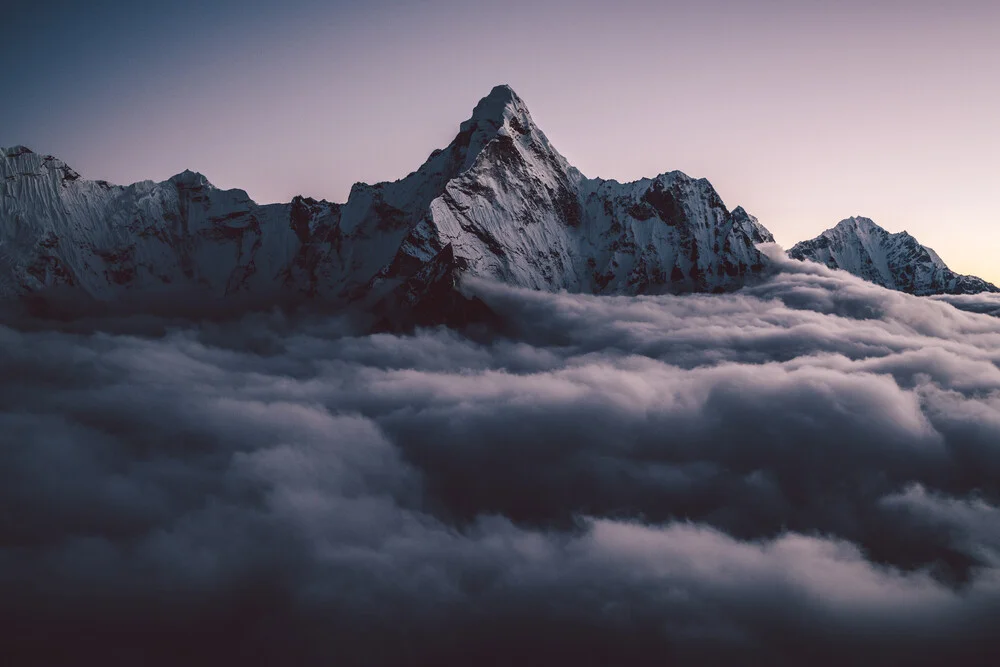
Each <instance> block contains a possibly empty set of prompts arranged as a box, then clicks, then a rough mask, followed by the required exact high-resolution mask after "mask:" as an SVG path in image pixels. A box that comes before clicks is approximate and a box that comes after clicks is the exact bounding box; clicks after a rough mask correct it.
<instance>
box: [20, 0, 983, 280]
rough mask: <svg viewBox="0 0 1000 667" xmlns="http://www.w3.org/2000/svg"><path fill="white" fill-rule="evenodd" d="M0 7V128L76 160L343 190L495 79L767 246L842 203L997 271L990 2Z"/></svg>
mask: <svg viewBox="0 0 1000 667" xmlns="http://www.w3.org/2000/svg"><path fill="white" fill-rule="evenodd" d="M3 4H4V9H3V20H2V24H0V25H2V33H0V35H2V36H0V55H2V56H3V61H2V62H3V63H4V67H3V68H2V70H0V95H2V99H3V102H2V104H0V145H8V146H9V145H13V144H25V145H28V146H30V147H32V148H34V149H35V150H37V151H41V152H45V153H52V154H55V155H58V156H59V157H61V158H63V159H64V160H65V161H67V162H68V163H69V164H70V165H72V166H73V167H74V168H75V169H77V170H78V171H80V172H81V173H82V174H83V175H84V176H85V177H87V178H103V179H107V180H110V181H113V182H118V183H129V182H133V181H136V180H142V179H147V178H150V179H154V180H162V179H165V178H168V177H169V176H171V175H172V174H174V173H177V172H180V171H182V170H184V169H186V168H190V169H193V170H197V171H201V172H202V173H204V174H206V175H207V176H208V177H209V179H210V180H211V181H212V182H213V183H215V184H216V185H217V186H219V187H240V188H243V189H245V190H247V191H248V192H249V193H250V196H251V197H253V198H254V199H255V200H257V201H259V202H273V201H287V200H288V199H290V198H291V196H293V195H295V194H307V195H311V196H314V197H323V198H327V199H330V200H333V201H343V200H344V199H345V198H346V196H347V193H348V190H349V189H350V186H351V184H352V183H353V182H355V181H368V182H372V181H379V180H394V179H396V178H399V177H401V176H404V175H405V174H406V173H408V172H409V171H412V170H413V169H415V168H416V167H417V166H419V164H420V163H421V162H422V161H423V160H424V159H425V158H426V157H427V155H428V154H429V153H430V151H431V150H432V149H434V148H437V147H441V146H444V145H446V144H447V143H448V141H449V140H450V139H451V138H452V136H453V135H454V134H455V132H456V131H457V127H458V124H459V123H460V122H461V121H462V120H464V119H465V118H466V117H468V115H469V113H470V112H471V110H472V107H473V106H474V105H475V103H476V101H477V100H478V99H479V98H480V97H482V96H483V95H485V94H486V93H487V92H489V90H490V88H491V87H492V86H494V85H495V84H497V83H509V84H510V85H511V86H513V88H514V89H515V90H516V91H517V92H518V93H519V94H520V95H521V97H523V98H524V99H525V101H526V102H527V104H528V107H529V108H530V109H531V112H532V115H533V116H534V118H535V121H536V122H537V123H538V125H539V126H540V127H541V128H542V129H543V130H544V131H545V133H546V134H547V135H548V136H549V138H550V139H551V140H552V142H553V144H554V145H555V146H556V147H557V148H558V149H559V150H560V151H561V152H562V153H563V154H564V155H565V156H566V157H567V158H568V159H569V160H570V162H572V163H573V164H574V165H576V166H577V167H579V168H580V169H581V170H582V171H583V172H584V173H585V174H586V175H588V176H602V177H605V178H616V179H618V180H622V181H624V180H632V179H636V178H640V177H642V176H652V175H655V174H657V173H660V172H663V171H669V170H672V169H680V170H682V171H684V172H686V173H688V174H690V175H692V176H704V177H707V178H708V179H709V180H711V181H712V183H713V184H714V185H715V187H716V189H717V190H718V191H719V193H720V194H721V196H722V198H723V200H724V201H725V202H726V204H727V205H728V206H730V207H731V208H732V207H734V206H736V205H737V204H742V205H743V206H745V207H746V208H747V210H749V211H750V212H751V213H753V214H755V215H757V216H758V217H759V218H760V220H761V222H763V223H764V224H765V225H766V226H767V227H768V228H769V229H771V230H772V231H773V232H774V234H775V236H776V237H777V239H778V241H779V242H780V243H782V244H783V245H785V246H786V247H789V246H791V245H792V244H793V243H795V242H796V241H799V240H802V239H805V238H809V237H812V236H815V235H816V234H818V233H819V232H821V231H822V230H823V229H826V228H828V227H831V226H832V225H833V224H835V223H836V222H837V221H838V220H840V219H842V218H844V217H848V216H851V215H865V216H867V217H870V218H873V219H874V220H875V221H876V222H878V223H879V224H881V225H882V226H884V227H886V228H887V229H889V230H890V231H894V232H895V231H902V230H904V229H905V230H907V231H909V232H910V233H911V234H913V235H914V236H916V237H917V238H918V239H919V240H920V241H921V242H923V243H925V244H926V245H929V246H931V247H933V248H934V249H935V250H937V251H938V253H939V254H940V255H941V256H942V257H943V258H944V260H945V261H946V262H947V263H948V264H949V265H950V266H951V267H952V268H953V269H955V270H957V271H959V272H962V273H972V274H975V275H979V276H982V277H984V278H986V279H988V280H991V281H993V282H995V283H1000V261H997V258H998V257H1000V213H998V212H997V206H996V202H995V199H996V193H997V192H998V183H1000V166H998V165H1000V162H998V156H1000V129H998V121H1000V3H997V2H995V1H994V0H980V1H978V2H961V1H959V2H947V3H946V2H933V3H932V2H925V1H923V0H910V1H905V2H904V1H902V0H900V1H893V0H888V1H882V2H879V1H875V2H862V1H860V0H841V1H839V2H827V1H824V2H819V1H814V0H799V1H796V2H793V1H790V0H760V1H744V2H735V1H732V0H730V1H726V0H705V1H702V0H699V1H698V2H695V1H694V0H687V1H686V2H683V3H681V2H643V1H639V0H620V1H619V2H616V3H609V2H593V1H590V0H575V1H573V2H570V1H569V0H560V1H544V0H535V1H534V2H527V1H524V0H513V1H508V2H497V1H494V2H456V1H454V0H422V1H420V0H418V1H407V2H404V1H402V0H368V1H366V2H338V1H333V2H319V1H317V0H284V1H283V2H272V1H260V2H254V1H253V0H241V1H238V2H237V1H235V0H222V1H218V2H196V1H194V0H173V1H172V2H169V3H156V4H153V3H148V6H147V3H136V2H124V1H121V0H118V1H111V0H89V1H88V2H76V1H74V2H60V1H58V0H55V1H53V0H50V1H49V2H46V3H44V8H41V9H40V8H38V7H32V6H31V5H34V4H40V3H18V4H16V5H14V6H13V7H11V6H9V5H11V4H12V3H9V2H4V3H3ZM140 7H141V9H140Z"/></svg>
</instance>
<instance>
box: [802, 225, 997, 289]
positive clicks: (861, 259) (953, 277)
mask: <svg viewBox="0 0 1000 667" xmlns="http://www.w3.org/2000/svg"><path fill="white" fill-rule="evenodd" d="M788 254H789V256H790V257H793V258H795V259H803V260H806V259H808V260H812V261H814V262H820V263H822V264H826V265H827V266H829V267H830V268H834V269H843V270H845V271H848V272H850V273H853V274H854V275H856V276H858V277H860V278H864V279H865V280H867V281H869V282H873V283H876V284H878V285H882V286H883V287H888V288H889V289H894V290H899V291H901V292H909V293H910V294H917V295H928V294H975V293H978V292H1000V289H998V288H997V287H996V286H995V285H993V284H991V283H988V282H986V281H985V280H983V279H981V278H976V277H975V276H963V275H959V274H957V273H955V272H954V271H952V270H951V269H949V268H948V267H947V266H946V265H945V263H944V262H943V261H942V260H941V258H940V257H938V255H937V253H935V252H934V251H933V250H931V249H930V248H928V247H926V246H922V245H920V243H919V242H917V240H916V239H915V238H913V237H912V236H910V235H909V234H908V233H906V232H899V233H897V234H890V233H889V232H887V231H886V230H885V229H883V228H882V227H879V226H878V225H877V224H875V223H874V222H872V221H871V220H869V219H868V218H860V217H856V218H847V219H846V220H841V221H840V222H839V223H837V226H836V227H834V228H833V229H828V230H826V231H825V232H823V233H822V234H820V235H819V236H817V237H816V238H814V239H811V240H809V241H802V242H801V243H797V244H796V245H795V246H793V247H792V249H791V250H790V251H789V252H788Z"/></svg>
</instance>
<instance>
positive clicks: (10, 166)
mask: <svg viewBox="0 0 1000 667" xmlns="http://www.w3.org/2000/svg"><path fill="white" fill-rule="evenodd" d="M770 240H773V239H772V238H771V236H770V234H769V233H768V232H767V230H766V229H764V228H763V227H762V226H761V225H760V224H759V223H758V222H757V221H756V219H755V218H753V217H752V216H750V215H749V214H747V213H746V212H745V211H743V209H741V208H737V209H735V210H734V211H729V210H728V209H727V208H726V207H725V205H724V204H723V202H722V200H721V198H720V197H719V195H718V194H717V193H716V192H715V190H714V189H713V188H712V186H711V184H709V182H708V181H706V180H704V179H698V180H696V179H692V178H689V177H688V176H686V175H684V174H682V173H680V172H676V171H675V172H670V173H666V174H663V175H661V176H658V177H656V178H652V179H643V180H640V181H636V182H634V183H624V184H623V183H618V182H616V181H606V180H601V179H588V178H586V177H584V176H583V175H582V174H581V173H580V172H579V171H577V170H576V169H574V168H573V167H572V166H570V165H569V164H568V163H567V162H566V160H565V159H564V158H563V157H562V156H561V155H560V154H559V153H558V152H557V151H556V150H555V148H553V147H552V145H551V144H550V142H549V141H548V139H547V138H546V137H545V135H544V133H542V131H541V130H540V129H538V128H537V127H536V126H535V124H534V122H533V121H532V119H531V115H530V114H529V112H528V109H527V107H526V106H525V105H524V102H523V101H522V100H521V99H520V98H519V97H518V96H517V95H516V94H514V92H513V91H512V90H511V89H510V88H509V87H507V86H498V87H496V88H494V89H493V91H492V92H491V93H490V94H489V95H488V96H486V97H485V98H483V99H482V100H481V101H480V102H479V104H478V105H477V106H476V107H475V109H474V111H473V114H472V117H471V118H470V119H469V120H467V121H465V122H464V123H462V125H461V127H460V130H459V133H458V135H457V136H456V137H455V139H454V140H453V141H452V142H451V143H450V144H449V145H448V146H447V147H446V148H444V149H443V150H438V151H435V152H434V153H432V154H431V156H430V157H429V158H428V160H427V161H426V162H425V163H424V164H423V165H422V166H421V167H420V168H419V169H418V170H417V171H415V172H413V173H411V174H410V175H408V176H406V177H405V178H403V179H400V180H398V181H395V182H391V183H378V184H375V185H366V184H357V185H355V186H354V187H353V188H352V190H351V193H350V196H349V198H348V201H347V202H346V203H344V204H332V203H329V202H325V201H316V200H314V199H310V198H303V197H297V198H296V199H294V200H293V201H292V202H291V203H288V204H273V205H263V206H262V205H258V204H256V203H254V202H253V201H251V200H250V199H249V197H247V194H246V193H245V192H243V191H242V190H219V189H217V188H215V187H214V186H212V185H211V183H209V182H208V181H207V180H206V179H205V177H204V176H202V175H200V174H197V173H193V172H184V173H182V174H178V175H177V176H175V177H173V178H171V179H170V180H168V181H165V182H162V183H154V182H151V181H144V182H140V183H135V184H132V185H129V186H117V185H111V184H109V183H106V182H103V181H88V180H86V179H83V178H81V177H80V175H79V174H77V173H76V172H75V171H73V170H72V169H70V168H69V167H68V166H67V165H65V164H64V163H63V162H61V161H60V160H58V159H56V158H54V157H52V156H42V155H38V154H36V153H33V152H32V151H30V150H28V149H27V148H24V147H14V148H8V149H0V298H2V299H3V300H5V301H7V302H11V301H12V300H13V301H17V300H27V301H30V302H31V303H34V304H35V305H38V304H41V305H43V306H44V307H45V308H49V309H55V310H57V311H58V310H62V309H74V308H76V309H86V308H89V307H93V306H97V305H102V304H103V305H106V306H116V307H119V306H120V307H125V308H130V309H131V308H136V309H149V308H152V307H154V306H155V305H156V304H159V303H166V302H170V303H173V304H175V305H176V304H182V305H183V304H192V303H202V304H255V303H274V302H283V301H290V300H298V299H310V298H311V299H322V300H324V301H325V302H329V303H333V304H341V303H347V302H351V301H355V300H358V299H371V300H372V301H374V300H377V298H382V297H383V296H384V295H387V294H391V293H394V292H397V291H398V290H399V289H400V286H401V285H403V284H405V283H406V282H407V281H410V280H411V279H412V278H414V277H416V276H418V274H420V275H425V276H426V275H427V274H428V270H427V267H428V265H429V263H431V262H432V260H433V259H434V258H440V257H442V255H441V253H442V251H444V250H445V249H446V248H450V250H449V251H448V254H447V255H446V256H447V257H448V258H450V259H449V266H451V267H453V268H454V270H452V271H449V274H448V275H449V276H454V275H459V276H461V275H466V274H468V275H474V276H479V277H484V278H492V279H497V280H502V281H505V282H508V283H510V284H513V285H517V286H522V287H529V288H534V289H545V290H556V289H566V290H569V291H580V292H593V293H614V294H635V293H642V292H659V291H671V292H686V291H725V290H731V289H736V288H738V287H740V286H741V285H742V284H744V282H745V281H746V280H748V279H749V278H750V277H751V276H753V275H754V274H756V273H758V272H760V271H761V270H762V268H763V266H764V261H765V260H764V257H763V256H762V255H761V254H760V253H759V252H758V251H757V249H756V248H755V243H759V242H762V241H770ZM422 272H423V273H422ZM430 273H433V271H430ZM418 282H419V281H418Z"/></svg>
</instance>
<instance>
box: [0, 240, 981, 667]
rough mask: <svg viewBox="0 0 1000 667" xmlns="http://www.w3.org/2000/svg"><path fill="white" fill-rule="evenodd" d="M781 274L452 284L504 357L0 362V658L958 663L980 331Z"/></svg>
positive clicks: (216, 327)
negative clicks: (518, 286) (476, 307)
mask: <svg viewBox="0 0 1000 667" xmlns="http://www.w3.org/2000/svg"><path fill="white" fill-rule="evenodd" d="M777 261H784V262H786V265H785V266H784V267H783V268H784V270H783V272H782V273H780V274H778V275H776V276H774V277H772V278H770V279H769V280H767V281H766V282H764V283H762V284H760V285H757V286H755V287H751V288H747V289H745V290H743V291H741V292H739V293H736V294H731V295H711V296H707V295H705V296H700V295H689V296H682V297H676V296H649V297H635V298H617V297H590V296H580V295H568V294H545V293H539V292H529V291H522V290H512V289H509V288H505V287H502V286H498V285H493V284H488V283H475V282H473V283H470V284H469V285H467V289H470V290H472V291H474V292H476V293H477V295H478V296H480V298H482V299H484V300H485V301H486V302H487V303H488V304H489V305H490V307H491V308H493V309H494V310H495V311H496V312H498V313H500V314H502V315H503V316H504V318H505V320H506V321H508V322H510V323H511V326H512V331H514V332H516V333H515V334H514V335H511V336H506V337H498V338H496V339H494V340H490V341H485V342H484V341H473V340H470V339H468V338H465V337H463V336H461V335H460V334H458V333H455V332H453V331H449V330H445V329H434V330H423V331H419V332H418V333H417V334H416V335H413V336H406V337H403V336H394V335H389V334H377V335H356V334H352V333H351V332H350V330H349V327H346V325H344V324H343V323H342V322H340V321H337V320H332V319H308V320H304V321H296V322H291V321H289V320H287V319H286V318H284V317H282V316H279V315H267V314H259V315H253V316H248V317H246V318H244V319H242V320H240V321H236V322H228V323H213V324H210V323H200V324H190V325H179V324H177V323H171V324H167V325H164V326H163V327H162V330H161V331H159V332H157V333H156V334H155V335H150V334H148V333H147V334H143V335H139V334H137V333H136V332H135V327H131V328H123V327H121V326H117V327H116V328H114V329H109V328H107V327H105V330H104V331H90V332H67V331H61V332H56V331H39V330H34V331H30V332H29V331H25V330H20V329H15V328H4V329H0V374H2V377H3V378H4V379H5V381H4V382H3V383H2V385H0V405H2V406H3V410H2V414H0V478H2V479H0V482H2V483H0V506H2V507H3V509H4V511H3V513H2V514H0V621H2V622H3V626H2V627H3V630H2V631H0V632H2V633H3V634H4V635H5V636H4V642H3V643H4V644H5V645H7V646H8V647H10V648H11V649H12V650H13V651H14V654H15V656H16V658H17V661H18V662H19V663H32V662H34V663H38V664H43V663H47V664H53V663H54V662H60V661H66V660H69V659H73V658H79V657H80V656H99V657H101V658H103V659H105V660H106V661H110V664H119V663H120V664H125V663H135V662H142V663H143V664H159V663H162V664H176V662H177V661H179V660H185V661H187V662H196V663H200V662H206V663H207V662H217V663H219V662H221V663H225V664H228V663H231V662H235V661H237V660H240V661H245V662H248V663H250V664H289V663H295V662H309V663H314V664H315V663H317V662H323V661H329V662H336V663H337V664H453V663H454V664H459V663H462V664H479V663H482V664H510V663H512V662H519V663H522V664H553V662H556V661H558V662H565V663H567V664H584V665H585V664H610V663H615V664H665V663H667V664H669V663H670V662H671V661H676V662H679V663H682V664H685V663H686V664H711V663H712V662H718V663H732V662H734V661H736V662H739V661H748V660H749V661H758V660H763V659H770V660H772V661H773V662H776V663H778V664H802V663H804V662H807V663H809V664H828V663H829V664H868V663H879V664H886V663H893V662H895V663H897V664H902V663H906V664H938V663H940V662H943V661H945V660H948V661H950V662H954V663H961V664H977V663H983V664H986V662H987V659H988V658H989V657H991V656H994V655H995V653H996V651H997V650H998V649H1000V645H998V640H997V638H996V636H995V629H996V619H997V618H998V617H1000V528H998V526H1000V483H998V481H997V480H1000V319H997V318H994V317H990V316H988V315H986V314H982V313H981V312H965V311H963V310H960V309H958V308H956V307H954V306H953V305H951V304H949V303H945V302H943V301H942V300H933V299H924V298H917V297H912V296H908V295H905V294H900V293H896V292H890V291H887V290H884V289H881V288H878V287H875V286H872V285H869V284H866V283H864V282H862V281H860V280H856V279H854V278H852V277H850V276H848V275H846V274H843V273H841V272H833V271H829V270H827V269H826V268H825V267H821V266H818V265H806V264H802V263H798V262H793V261H791V260H781V259H779V260H777ZM958 305H962V306H968V305H969V304H964V303H963V304H958ZM969 310H979V311H983V310H984V308H982V307H980V306H978V305H973V306H970V307H969ZM119 324H120V323H119ZM140 328H141V327H140Z"/></svg>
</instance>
